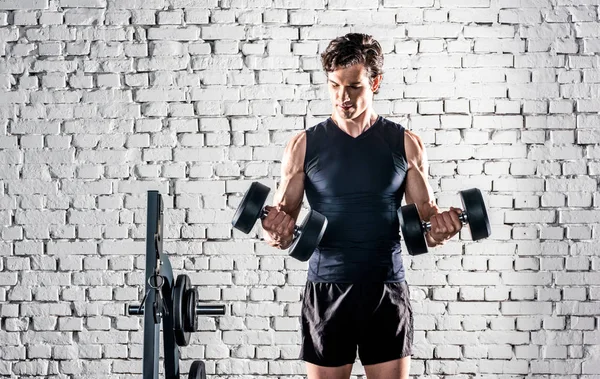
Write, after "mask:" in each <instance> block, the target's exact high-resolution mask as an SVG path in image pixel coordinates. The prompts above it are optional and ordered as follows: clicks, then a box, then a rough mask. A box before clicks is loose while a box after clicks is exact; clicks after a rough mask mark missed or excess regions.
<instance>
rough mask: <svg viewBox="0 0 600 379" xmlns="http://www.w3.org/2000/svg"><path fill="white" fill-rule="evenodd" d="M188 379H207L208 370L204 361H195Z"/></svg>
mask: <svg viewBox="0 0 600 379" xmlns="http://www.w3.org/2000/svg"><path fill="white" fill-rule="evenodd" d="M188 379H206V369H205V367H204V362H203V361H194V363H192V365H191V366H190V373H189V375H188Z"/></svg>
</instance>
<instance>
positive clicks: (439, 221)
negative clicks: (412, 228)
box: [429, 208, 462, 242]
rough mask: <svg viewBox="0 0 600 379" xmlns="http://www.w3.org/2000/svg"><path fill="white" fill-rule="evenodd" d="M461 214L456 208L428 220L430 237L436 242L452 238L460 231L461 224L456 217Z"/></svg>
mask: <svg viewBox="0 0 600 379" xmlns="http://www.w3.org/2000/svg"><path fill="white" fill-rule="evenodd" d="M461 213H462V212H461V210H460V209H458V208H450V210H449V211H445V212H442V213H438V214H435V215H433V216H431V218H430V219H429V222H430V224H431V229H430V231H429V233H430V235H431V237H432V238H433V239H434V240H436V241H438V242H442V241H445V240H447V239H450V238H452V236H454V235H455V234H456V233H458V232H459V231H460V230H461V229H462V222H461V221H460V218H459V217H458V216H459V215H460V214H461Z"/></svg>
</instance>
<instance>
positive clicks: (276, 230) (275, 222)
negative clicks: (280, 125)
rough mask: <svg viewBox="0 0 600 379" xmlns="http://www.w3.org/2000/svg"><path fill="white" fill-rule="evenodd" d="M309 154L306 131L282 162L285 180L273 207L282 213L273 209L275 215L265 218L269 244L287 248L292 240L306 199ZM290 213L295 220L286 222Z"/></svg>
mask: <svg viewBox="0 0 600 379" xmlns="http://www.w3.org/2000/svg"><path fill="white" fill-rule="evenodd" d="M305 155H306V132H302V133H299V134H297V135H295V136H294V137H293V138H292V139H291V140H290V142H289V143H288V144H287V146H286V148H285V151H284V153H283V158H282V161H281V180H280V183H279V187H278V188H277V190H276V192H275V195H274V196H273V207H274V208H275V209H276V210H279V211H280V212H279V213H278V212H275V211H272V210H269V213H270V214H271V217H269V216H267V218H265V219H264V220H263V228H264V229H265V231H266V232H267V233H265V240H266V241H267V243H269V245H271V246H274V247H277V248H280V249H286V248H288V247H289V245H291V243H292V237H293V226H294V225H295V224H296V220H297V219H298V214H299V213H300V209H301V207H302V199H303V198H304V158H305ZM285 215H289V216H290V217H291V220H287V222H283V217H285Z"/></svg>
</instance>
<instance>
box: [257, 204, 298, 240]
mask: <svg viewBox="0 0 600 379" xmlns="http://www.w3.org/2000/svg"><path fill="white" fill-rule="evenodd" d="M268 214H269V211H268V210H267V207H264V208H263V209H262V211H261V212H260V219H261V220H263V219H264V218H265V217H267V215H268ZM298 235H300V227H299V226H298V225H294V238H296V237H298Z"/></svg>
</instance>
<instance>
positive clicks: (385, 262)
mask: <svg viewBox="0 0 600 379" xmlns="http://www.w3.org/2000/svg"><path fill="white" fill-rule="evenodd" d="M407 167H408V165H407V160H406V153H405V151H404V128H403V127H402V126H401V125H399V124H397V123H394V122H392V121H390V120H387V119H385V118H383V117H381V116H379V118H378V119H377V121H376V122H375V123H374V124H373V125H371V127H370V128H368V129H367V130H365V131H364V132H363V133H362V134H360V135H359V136H358V137H356V138H354V137H352V136H350V135H349V134H347V133H346V132H344V131H343V130H341V129H340V128H339V127H338V126H337V125H336V124H335V123H334V122H333V121H332V120H331V118H328V119H327V120H326V121H323V122H322V123H320V124H318V125H315V126H313V127H311V128H309V129H307V130H306V158H305V161H304V173H305V175H306V176H305V181H304V188H305V190H306V198H307V200H308V203H309V205H310V207H311V208H312V209H314V210H316V211H318V212H320V213H322V214H323V215H325V216H326V217H327V220H328V226H327V230H326V232H325V234H324V235H323V238H322V240H321V242H320V243H319V246H318V247H317V248H316V249H315V251H314V253H313V255H312V257H311V258H310V261H309V270H308V280H310V281H313V282H338V283H339V282H364V281H372V282H402V281H404V267H403V264H402V257H401V255H400V250H401V246H400V226H399V221H398V213H397V211H398V208H399V207H400V202H401V200H402V197H403V195H404V188H405V183H404V179H405V177H406V170H407Z"/></svg>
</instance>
